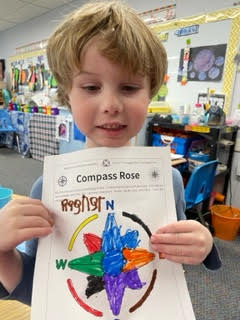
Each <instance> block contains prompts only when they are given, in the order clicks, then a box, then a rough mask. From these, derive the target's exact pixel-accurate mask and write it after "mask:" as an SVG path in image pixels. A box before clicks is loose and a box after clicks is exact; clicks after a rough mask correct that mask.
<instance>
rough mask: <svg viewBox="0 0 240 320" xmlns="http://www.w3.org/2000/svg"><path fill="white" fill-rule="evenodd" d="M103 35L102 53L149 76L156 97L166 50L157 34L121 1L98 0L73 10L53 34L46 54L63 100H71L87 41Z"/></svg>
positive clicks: (115, 61) (130, 69)
mask: <svg viewBox="0 0 240 320" xmlns="http://www.w3.org/2000/svg"><path fill="white" fill-rule="evenodd" d="M96 36H97V37H100V38H101V41H99V43H98V47H99V50H100V52H101V54H102V55H103V56H104V57H106V58H108V59H110V61H112V62H114V63H118V64H120V65H122V66H123V67H125V68H127V70H128V71H129V72H131V73H133V74H135V73H140V74H143V75H146V76H148V77H149V79H150V90H151V92H150V95H151V97H153V96H154V95H155V94H156V93H157V91H158V89H159V88H160V86H161V85H162V83H163V81H164V76H165V73H166V70H167V58H166V52H165V49H164V47H163V45H162V44H161V42H160V40H159V39H158V37H157V35H156V34H154V32H153V31H152V30H151V29H150V28H149V27H148V26H146V24H145V23H144V22H143V21H142V19H141V18H140V17H139V16H138V14H137V13H136V12H135V11H134V10H133V9H131V8H129V7H128V6H126V5H125V4H123V3H122V2H120V1H95V2H89V3H87V4H85V5H83V6H82V7H81V8H80V9H78V10H76V11H74V12H72V13H71V14H70V15H68V16H67V17H66V19H65V20H64V21H63V23H62V24H61V25H59V26H58V27H57V29H56V31H55V32H54V33H53V35H52V36H51V37H50V39H49V41H48V46H47V57H48V63H49V66H50V69H51V71H52V73H53V75H54V77H55V78H56V80H57V82H58V85H59V89H58V97H59V100H60V103H62V104H67V105H68V106H69V103H68V92H69V91H70V90H71V86H72V78H73V72H74V71H76V70H81V57H82V54H83V49H84V48H85V46H86V44H87V43H88V42H89V41H90V40H91V39H92V38H93V37H96Z"/></svg>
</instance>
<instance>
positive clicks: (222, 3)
mask: <svg viewBox="0 0 240 320" xmlns="http://www.w3.org/2000/svg"><path fill="white" fill-rule="evenodd" d="M84 2H85V0H77V1H73V2H72V3H70V4H68V5H65V6H62V7H60V8H57V9H54V10H52V11H50V12H48V13H46V14H43V15H41V16H40V17H37V18H34V19H32V20H30V21H28V22H26V23H23V24H19V25H18V26H17V27H13V28H11V29H8V30H6V31H2V32H0V58H5V59H7V58H8V57H9V56H11V55H14V54H15V48H17V47H20V46H23V45H26V44H29V43H31V42H36V41H40V40H43V39H46V38H48V37H49V35H50V34H51V32H52V31H53V29H54V28H55V27H56V25H57V24H58V23H59V21H61V20H62V17H63V16H64V15H65V14H67V13H68V12H70V11H72V10H73V9H75V8H77V7H79V6H80V5H81V4H83V3H84ZM127 2H128V3H129V5H130V6H132V7H133V8H135V9H136V10H137V11H139V12H143V11H148V10H151V9H155V8H158V7H162V6H166V5H170V4H173V3H175V1H173V0H162V1H159V0H149V1H139V0H128V1H127ZM176 3H177V10H176V11H177V18H181V17H188V16H191V15H197V14H201V13H207V12H211V11H216V10H219V9H222V8H227V7H233V3H234V0H214V1H209V0H201V1H197V0H176Z"/></svg>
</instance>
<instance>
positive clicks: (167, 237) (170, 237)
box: [151, 233, 195, 245]
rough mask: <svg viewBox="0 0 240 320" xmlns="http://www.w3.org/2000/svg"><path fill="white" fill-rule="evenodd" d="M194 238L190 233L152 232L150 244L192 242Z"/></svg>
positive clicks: (187, 243)
mask: <svg viewBox="0 0 240 320" xmlns="http://www.w3.org/2000/svg"><path fill="white" fill-rule="evenodd" d="M194 242H195V240H194V239H193V236H192V233H161V234H154V235H152V236H151V243H152V244H158V243H161V244H164V243H165V244H168V243H169V244H186V245H189V244H193V243H194Z"/></svg>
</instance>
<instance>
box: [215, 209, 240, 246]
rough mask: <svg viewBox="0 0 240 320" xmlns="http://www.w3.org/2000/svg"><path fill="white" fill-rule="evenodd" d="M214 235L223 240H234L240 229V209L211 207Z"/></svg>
mask: <svg viewBox="0 0 240 320" xmlns="http://www.w3.org/2000/svg"><path fill="white" fill-rule="evenodd" d="M211 214H212V225H213V228H214V235H215V237H217V238H220V239H222V240H234V239H235V238H236V236H237V233H238V230H239V228H240V209H238V208H234V207H230V206H227V205H222V204H221V205H213V206H212V207H211Z"/></svg>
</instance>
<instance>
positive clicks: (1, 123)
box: [0, 109, 20, 152]
mask: <svg viewBox="0 0 240 320" xmlns="http://www.w3.org/2000/svg"><path fill="white" fill-rule="evenodd" d="M8 132H12V133H14V136H15V138H16V143H17V149H18V152H20V146H19V138H18V135H17V132H16V129H15V128H14V127H13V125H12V121H11V118H10V116H9V114H8V111H7V110H4V109H0V134H1V133H8Z"/></svg>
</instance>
